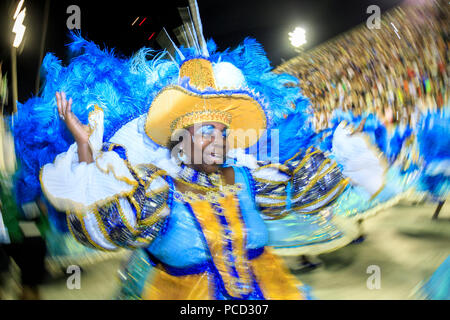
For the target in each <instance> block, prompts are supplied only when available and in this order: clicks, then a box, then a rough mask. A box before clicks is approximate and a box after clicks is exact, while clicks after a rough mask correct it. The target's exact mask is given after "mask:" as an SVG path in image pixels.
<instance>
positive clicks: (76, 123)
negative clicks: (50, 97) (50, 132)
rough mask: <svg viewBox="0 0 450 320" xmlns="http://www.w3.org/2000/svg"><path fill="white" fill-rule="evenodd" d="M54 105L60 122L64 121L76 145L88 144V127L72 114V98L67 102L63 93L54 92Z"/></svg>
mask: <svg viewBox="0 0 450 320" xmlns="http://www.w3.org/2000/svg"><path fill="white" fill-rule="evenodd" d="M56 104H57V106H58V113H59V117H60V118H61V120H63V121H64V123H65V124H66V126H67V128H68V129H69V131H70V133H72V136H73V138H74V139H75V141H76V142H77V143H81V144H84V143H88V141H89V127H88V126H86V125H84V124H82V123H81V122H80V120H79V119H78V118H77V116H76V115H75V114H74V113H73V112H72V98H70V99H69V100H68V101H67V98H66V93H65V92H56Z"/></svg>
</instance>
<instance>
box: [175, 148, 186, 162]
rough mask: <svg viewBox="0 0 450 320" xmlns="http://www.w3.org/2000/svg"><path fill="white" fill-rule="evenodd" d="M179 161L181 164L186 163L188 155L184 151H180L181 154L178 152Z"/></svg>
mask: <svg viewBox="0 0 450 320" xmlns="http://www.w3.org/2000/svg"><path fill="white" fill-rule="evenodd" d="M180 153H182V155H181V156H180ZM177 157H178V160H179V161H180V163H185V162H186V159H187V157H186V155H185V154H184V152H183V149H180V152H178V154H177Z"/></svg>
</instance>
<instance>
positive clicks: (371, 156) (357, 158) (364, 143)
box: [332, 122, 388, 197]
mask: <svg viewBox="0 0 450 320" xmlns="http://www.w3.org/2000/svg"><path fill="white" fill-rule="evenodd" d="M351 132H352V131H351V129H350V127H349V126H346V123H345V122H341V123H340V124H339V126H338V127H337V128H336V131H335V132H334V136H333V149H332V155H333V157H334V159H335V160H336V162H337V163H338V164H340V165H341V166H342V168H343V170H342V173H343V174H344V176H347V177H348V178H350V181H351V183H352V184H354V185H358V186H361V187H363V188H364V189H365V190H366V191H367V192H369V193H370V195H372V197H373V196H376V194H378V192H379V191H381V190H382V189H383V186H384V183H385V179H386V177H385V176H386V172H387V169H388V167H387V161H386V160H385V159H384V157H383V154H382V152H381V151H379V150H378V149H377V148H376V147H375V146H373V145H372V144H371V143H370V141H369V138H368V137H367V136H366V135H365V134H364V133H355V134H353V135H352V134H351Z"/></svg>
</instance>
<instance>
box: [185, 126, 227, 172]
mask: <svg viewBox="0 0 450 320" xmlns="http://www.w3.org/2000/svg"><path fill="white" fill-rule="evenodd" d="M226 129H227V127H226V126H225V125H224V124H222V123H219V122H202V123H199V124H195V125H193V126H191V127H189V128H187V130H188V131H189V134H190V136H191V139H190V141H189V143H184V146H183V152H185V153H186V156H187V158H188V159H190V163H191V164H192V166H193V168H195V169H196V170H200V171H204V172H206V173H211V172H215V171H217V169H218V166H220V165H223V163H224V162H225V156H226V140H227V139H226Z"/></svg>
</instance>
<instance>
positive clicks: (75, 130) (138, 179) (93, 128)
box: [41, 95, 169, 250]
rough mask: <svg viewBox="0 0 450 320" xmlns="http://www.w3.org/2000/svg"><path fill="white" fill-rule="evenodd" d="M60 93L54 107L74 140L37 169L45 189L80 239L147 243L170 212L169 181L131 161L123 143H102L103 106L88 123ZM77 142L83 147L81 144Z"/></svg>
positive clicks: (110, 244)
mask: <svg viewBox="0 0 450 320" xmlns="http://www.w3.org/2000/svg"><path fill="white" fill-rule="evenodd" d="M61 98H64V99H65V97H64V96H62V95H61V96H60V97H59V99H60V101H59V102H60V103H58V111H59V112H60V116H62V118H63V120H64V121H65V122H66V124H67V126H68V128H69V130H70V131H71V132H72V134H73V135H74V139H75V141H76V143H74V144H72V145H71V146H70V148H69V149H68V150H67V152H64V153H62V154H60V155H58V156H57V157H56V159H55V162H54V163H49V164H47V165H45V166H44V167H43V168H42V170H41V186H42V190H43V193H44V195H45V196H46V197H47V198H48V200H49V201H50V202H51V204H52V205H53V206H54V207H55V208H56V209H58V210H59V211H62V212H66V213H67V223H68V225H69V229H70V231H71V232H72V234H73V235H74V237H75V238H76V239H77V240H78V241H79V242H81V243H83V244H85V245H87V246H90V247H94V248H98V249H103V250H116V249H117V248H119V247H125V248H136V247H139V246H147V245H149V244H150V243H151V242H152V241H153V240H154V239H155V238H156V236H157V235H158V234H159V230H160V229H161V227H162V225H163V224H164V222H165V220H166V219H165V218H166V217H167V216H168V214H169V208H168V205H167V199H168V187H167V184H166V183H165V180H164V179H163V178H161V177H160V174H161V170H159V169H158V168H156V167H155V166H151V165H146V166H144V165H141V166H132V165H131V164H130V162H129V161H128V159H127V158H126V154H127V152H126V150H125V148H124V147H123V146H121V145H118V144H113V143H103V110H102V109H100V108H99V107H97V106H96V108H95V110H94V111H93V112H91V113H90V115H89V125H88V126H84V125H82V124H81V123H79V122H78V121H77V119H76V117H75V115H73V114H71V112H70V102H71V100H69V102H67V103H66V104H64V103H63V100H64V99H61ZM79 147H82V148H83V147H84V149H82V150H79V149H78V148H79Z"/></svg>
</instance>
